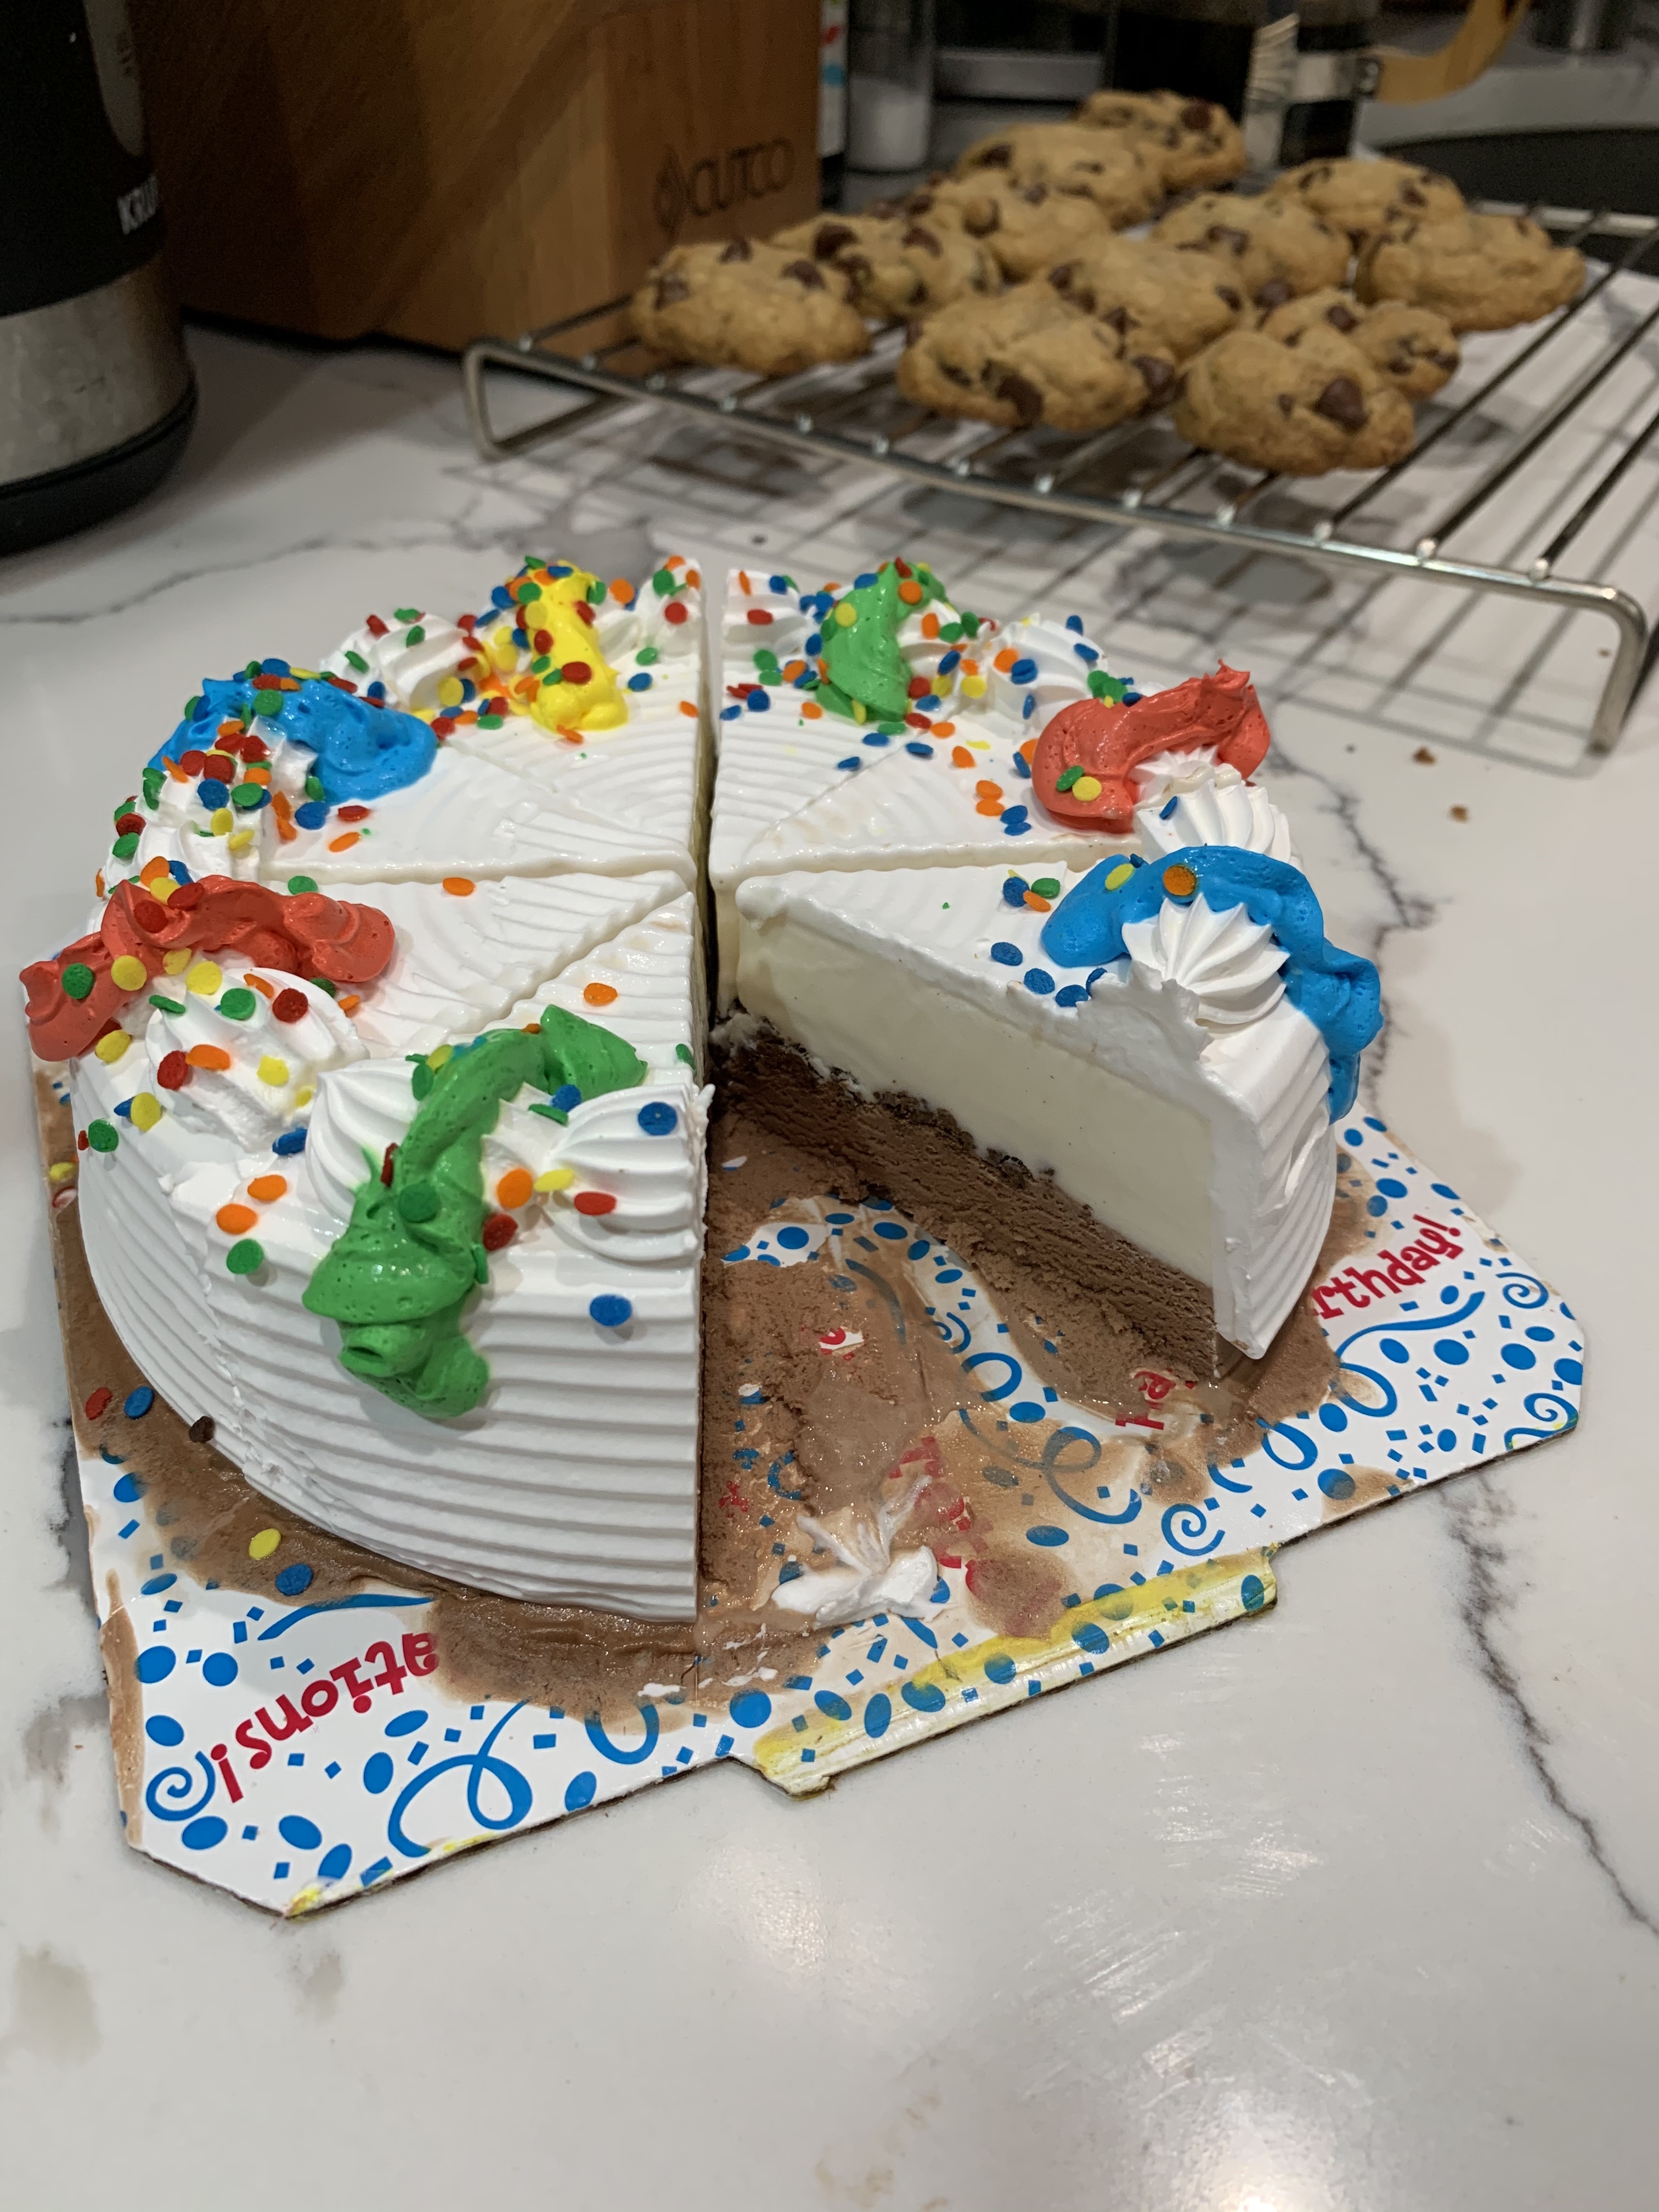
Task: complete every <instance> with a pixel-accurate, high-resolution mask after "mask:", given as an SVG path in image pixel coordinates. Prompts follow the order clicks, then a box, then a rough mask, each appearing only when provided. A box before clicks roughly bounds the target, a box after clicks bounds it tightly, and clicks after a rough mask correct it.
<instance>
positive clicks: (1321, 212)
mask: <svg viewBox="0 0 1659 2212" xmlns="http://www.w3.org/2000/svg"><path fill="white" fill-rule="evenodd" d="M1267 197H1268V198H1269V199H1284V200H1292V201H1294V202H1295V203H1296V204H1297V206H1298V207H1304V208H1306V209H1307V210H1309V211H1310V213H1311V214H1313V215H1316V216H1320V217H1322V220H1323V221H1325V222H1328V223H1329V224H1330V226H1331V228H1332V229H1333V230H1340V232H1341V233H1342V234H1343V236H1344V237H1345V238H1346V239H1347V240H1349V241H1350V243H1351V244H1352V246H1353V249H1354V251H1355V252H1356V253H1358V252H1359V251H1360V249H1361V248H1362V247H1363V246H1367V245H1369V243H1370V240H1372V239H1373V238H1375V237H1376V236H1377V235H1378V234H1379V233H1380V232H1382V231H1384V230H1388V229H1390V228H1394V227H1395V225H1397V224H1400V223H1401V222H1443V220H1444V219H1445V218H1446V217H1447V216H1455V215H1462V212H1463V195H1462V192H1460V191H1458V189H1457V187H1456V185H1455V184H1453V182H1452V180H1451V179H1450V178H1449V177H1443V176H1440V175H1438V174H1437V173H1436V172H1435V171H1434V170H1433V169H1419V167H1417V166H1416V165H1415V163H1413V162H1410V161H1304V162H1303V163H1302V165H1301V167H1299V168H1295V169H1286V170H1285V173H1284V175H1283V176H1281V177H1276V178H1275V179H1273V183H1272V184H1271V185H1268V187H1267Z"/></svg>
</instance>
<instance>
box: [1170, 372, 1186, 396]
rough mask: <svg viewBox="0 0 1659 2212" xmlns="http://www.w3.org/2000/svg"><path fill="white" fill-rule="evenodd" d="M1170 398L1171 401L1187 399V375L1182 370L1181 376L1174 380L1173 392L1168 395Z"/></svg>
mask: <svg viewBox="0 0 1659 2212" xmlns="http://www.w3.org/2000/svg"><path fill="white" fill-rule="evenodd" d="M1186 397H1187V375H1186V371H1185V370H1184V369H1183V370H1182V374H1180V375H1179V376H1178V377H1176V380H1175V390H1174V391H1173V392H1171V393H1170V398H1171V399H1184V398H1186Z"/></svg>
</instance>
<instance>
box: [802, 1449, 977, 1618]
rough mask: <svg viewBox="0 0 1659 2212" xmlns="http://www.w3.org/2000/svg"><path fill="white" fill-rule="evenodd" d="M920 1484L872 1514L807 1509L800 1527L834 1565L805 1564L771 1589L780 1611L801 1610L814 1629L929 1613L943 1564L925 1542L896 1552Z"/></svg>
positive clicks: (852, 1509) (848, 1508)
mask: <svg viewBox="0 0 1659 2212" xmlns="http://www.w3.org/2000/svg"><path fill="white" fill-rule="evenodd" d="M921 1487H923V1486H922V1485H920V1484H918V1485H916V1486H915V1487H913V1488H912V1489H911V1490H910V1491H909V1492H908V1493H907V1494H906V1496H905V1497H903V1498H901V1499H899V1500H898V1501H897V1502H896V1503H889V1502H888V1501H887V1500H885V1499H884V1500H882V1502H881V1503H880V1504H878V1506H877V1508H876V1510H875V1513H874V1516H873V1517H872V1516H871V1515H870V1513H869V1512H867V1511H866V1510H860V1508H858V1507H857V1506H853V1505H843V1506H842V1507H840V1508H839V1509H838V1510H836V1512H834V1513H830V1514H827V1515H826V1516H824V1518H823V1520H822V1521H819V1520H817V1519H815V1518H814V1516H812V1515H811V1514H810V1513H803V1514H802V1515H801V1516H800V1517H799V1520H798V1521H797V1522H796V1523H795V1527H796V1528H797V1530H798V1531H799V1534H801V1535H803V1536H806V1537H810V1538H811V1541H812V1542H813V1543H814V1544H815V1545H819V1546H822V1547H823V1548H824V1549H825V1550H826V1551H829V1552H831V1553H834V1554H835V1559H836V1564H835V1565H834V1566H832V1567H803V1568H802V1570H801V1571H800V1573H799V1574H798V1575H794V1576H792V1577H790V1579H789V1580H788V1581H787V1582H785V1583H779V1584H778V1586H777V1588H776V1589H775V1590H774V1591H773V1593H772V1602H773V1604H774V1605H775V1606H776V1607H778V1609H779V1611H780V1612H781V1613H801V1614H804V1615H805V1616H806V1618H807V1619H809V1620H811V1623H812V1626H814V1627H815V1628H829V1627H831V1626H834V1624H835V1623H836V1622H837V1621H842V1620H863V1619H864V1618H865V1617H866V1614H869V1613H881V1612H891V1613H910V1614H912V1615H914V1614H916V1613H925V1612H926V1611H927V1608H928V1601H929V1600H930V1599H931V1598H932V1596H933V1591H934V1589H936V1588H937V1587H938V1583H939V1562H938V1561H937V1560H936V1559H934V1557H933V1553H932V1552H931V1551H930V1550H929V1549H928V1547H927V1545H926V1544H918V1545H916V1546H915V1547H913V1548H912V1549H911V1550H909V1551H905V1552H898V1553H895V1551H894V1549H893V1538H894V1536H895V1535H896V1533H897V1531H898V1530H899V1528H902V1525H903V1523H904V1522H905V1520H906V1519H907V1518H908V1515H909V1511H910V1508H911V1506H912V1505H913V1504H915V1499H916V1495H917V1492H918V1490H920V1489H921Z"/></svg>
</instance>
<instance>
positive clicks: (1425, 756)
mask: <svg viewBox="0 0 1659 2212" xmlns="http://www.w3.org/2000/svg"><path fill="white" fill-rule="evenodd" d="M1412 758H1413V760H1414V761H1421V762H1422V763H1423V765H1424V767H1425V768H1432V767H1433V766H1434V755H1433V754H1432V753H1431V751H1430V750H1429V749H1428V747H1427V746H1426V745H1419V747H1418V748H1417V750H1416V751H1415V752H1414V753H1413V755H1412Z"/></svg>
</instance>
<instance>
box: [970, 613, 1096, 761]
mask: <svg viewBox="0 0 1659 2212" xmlns="http://www.w3.org/2000/svg"><path fill="white" fill-rule="evenodd" d="M981 635H983V634H982V633H981ZM1079 647H1081V648H1082V650H1081V651H1079ZM1008 653H1013V654H1014V655H1015V656H1016V658H1015V659H1014V660H1013V661H1012V663H1011V664H1010V665H1008V666H1007V667H1006V668H1005V667H1001V666H999V665H998V664H999V663H1000V662H1001V661H1002V660H1003V659H1005V658H1006V654H1008ZM1091 654H1092V656H1093V658H1091V657H1090V656H1091ZM1030 661H1035V662H1036V674H1035V675H1034V676H1024V675H1022V676H1020V677H1018V678H1016V676H1015V674H1014V671H1015V670H1016V669H1023V668H1024V666H1025V665H1026V664H1027V662H1030ZM1103 665H1104V663H1103V660H1102V659H1101V656H1100V653H1099V648H1098V647H1096V646H1095V645H1094V644H1093V642H1092V641H1091V640H1090V639H1089V638H1086V637H1085V636H1084V635H1083V633H1082V632H1081V631H1080V630H1071V629H1066V625H1065V624H1064V623H1057V622H1051V621H1049V620H1048V617H1046V616H1044V615H1031V616H1029V617H1026V619H1025V620H1024V621H1023V622H1014V623H1009V624H1008V626H1007V627H1006V629H1003V630H1001V631H1000V632H999V634H998V635H996V637H994V639H992V640H991V641H990V642H989V644H988V645H987V648H986V651H985V653H984V654H983V656H982V657H981V668H982V670H983V671H984V673H985V674H986V675H987V677H988V678H990V684H991V689H990V692H989V695H988V696H989V699H990V703H991V706H992V708H993V709H994V711H996V712H998V713H1000V714H1006V716H1007V717H1008V719H1009V720H1010V721H1013V722H1018V723H1019V724H1020V725H1021V726H1022V728H1023V729H1024V732H1025V734H1026V735H1027V736H1028V737H1036V736H1038V735H1040V734H1041V732H1042V730H1043V728H1044V727H1045V726H1046V725H1047V724H1048V722H1050V721H1052V720H1053V719H1054V716H1055V715H1056V714H1058V713H1059V712H1060V708H1062V707H1070V706H1072V705H1073V704H1075V702H1077V701H1078V700H1079V699H1086V698H1087V697H1088V696H1089V671H1090V670H1091V668H1095V667H1099V666H1103Z"/></svg>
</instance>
